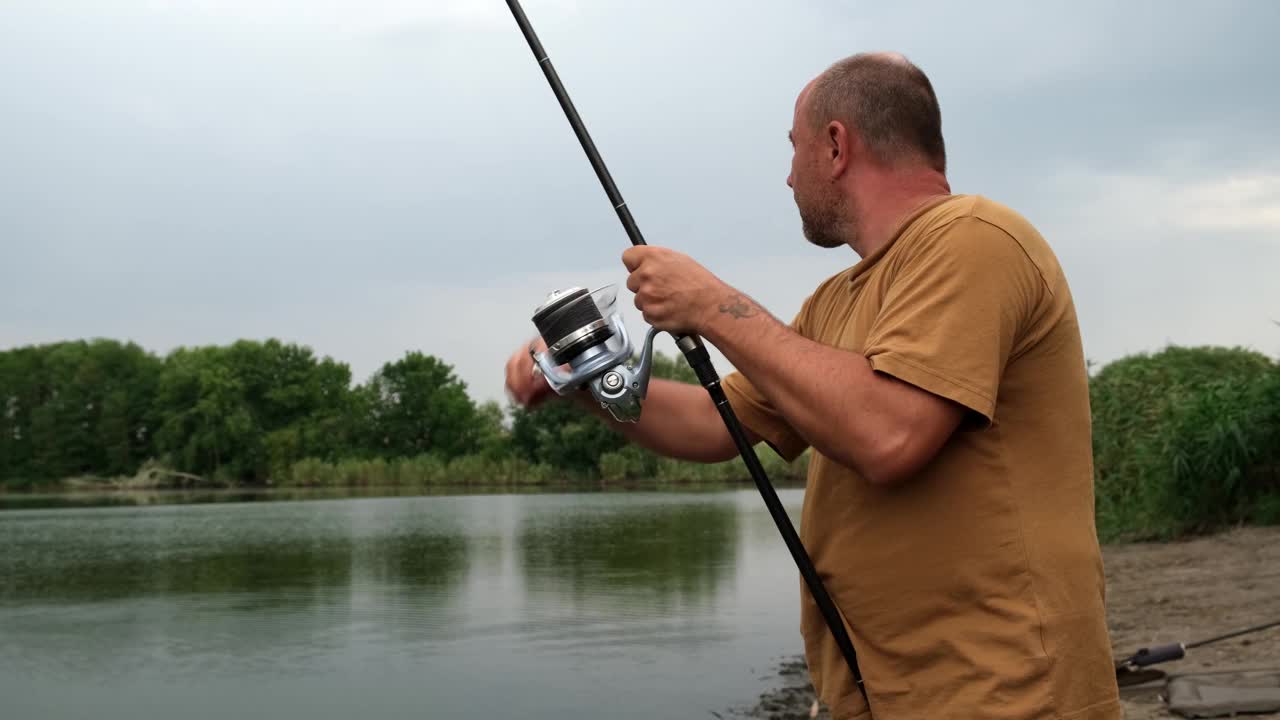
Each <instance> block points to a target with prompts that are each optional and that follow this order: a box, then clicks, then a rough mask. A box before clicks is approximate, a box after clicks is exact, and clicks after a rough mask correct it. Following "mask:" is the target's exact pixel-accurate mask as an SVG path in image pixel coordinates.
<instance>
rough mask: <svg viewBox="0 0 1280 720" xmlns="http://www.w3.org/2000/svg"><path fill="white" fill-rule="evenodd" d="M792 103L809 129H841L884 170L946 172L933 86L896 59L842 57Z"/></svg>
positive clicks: (874, 55)
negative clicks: (916, 167)
mask: <svg viewBox="0 0 1280 720" xmlns="http://www.w3.org/2000/svg"><path fill="white" fill-rule="evenodd" d="M798 102H799V103H800V105H801V106H802V108H803V110H802V112H803V113H804V116H805V117H807V119H808V121H809V123H810V124H811V125H812V126H813V127H814V128H815V129H818V130H821V128H823V127H825V126H826V125H827V123H830V122H832V121H838V122H840V123H843V124H844V125H845V127H847V128H849V129H850V130H852V131H854V132H856V133H857V134H858V135H859V136H860V137H861V138H862V141H863V142H864V143H865V144H866V146H867V149H868V150H869V151H870V152H871V154H872V155H873V156H874V157H875V158H876V160H878V161H879V162H881V163H883V164H885V165H891V166H898V165H903V164H907V163H920V162H923V163H924V164H926V165H927V166H929V167H930V168H932V169H934V170H937V171H938V172H940V173H945V172H946V170H947V153H946V148H945V146H944V144H943V141H942V112H941V110H940V109H939V108H938V98H937V96H936V95H935V94H934V92H933V85H932V84H931V83H930V82H929V78H928V77H926V76H925V74H924V72H922V71H921V70H920V68H918V67H916V66H915V65H913V64H912V63H911V61H910V60H908V59H907V58H906V57H905V56H903V55H901V54H898V53H860V54H858V55H853V56H851V57H847V58H845V59H843V60H841V61H839V62H837V63H836V64H834V65H832V66H831V67H830V68H828V69H827V70H826V72H824V73H822V74H821V75H819V76H818V77H817V78H815V79H814V80H813V82H811V83H809V85H808V86H807V87H806V88H805V90H804V92H803V93H801V96H800V98H799V100H798Z"/></svg>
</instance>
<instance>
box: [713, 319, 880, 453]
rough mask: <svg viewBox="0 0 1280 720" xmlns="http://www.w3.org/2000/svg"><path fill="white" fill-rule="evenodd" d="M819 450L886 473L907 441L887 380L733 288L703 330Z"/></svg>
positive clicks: (860, 358) (858, 357) (864, 361)
mask: <svg viewBox="0 0 1280 720" xmlns="http://www.w3.org/2000/svg"><path fill="white" fill-rule="evenodd" d="M703 334H704V335H705V336H706V338H707V339H708V340H709V341H711V343H712V344H714V345H715V346H716V348H718V349H719V350H720V351H721V352H722V353H724V355H725V357H726V358H727V359H728V360H729V362H731V363H733V365H734V367H735V368H737V369H738V370H739V371H741V372H742V373H743V374H744V375H746V377H747V378H748V379H750V380H751V382H752V384H753V385H755V387H756V388H757V389H758V390H759V391H760V392H761V393H762V394H764V396H765V397H767V398H768V399H769V401H770V402H771V403H772V404H773V406H774V407H775V408H777V410H778V412H779V413H781V414H782V416H783V417H785V418H786V419H787V422H788V423H790V424H791V426H792V427H793V428H795V430H796V432H797V433H799V434H800V436H801V437H803V438H804V439H805V440H806V441H808V443H809V444H810V445H812V446H813V447H814V449H815V450H817V451H819V452H821V453H823V454H825V455H827V456H828V457H831V458H833V459H835V460H836V461H838V462H840V463H841V464H844V465H847V466H849V467H851V468H853V469H855V470H857V471H859V472H860V473H861V474H862V475H863V476H864V477H868V478H872V477H874V476H876V475H877V474H879V472H880V470H881V468H882V467H883V466H884V465H885V463H886V456H887V455H891V454H892V453H893V452H895V449H896V448H899V447H901V445H902V443H903V442H905V440H904V438H903V437H901V434H902V429H903V427H904V426H903V423H902V418H901V417H900V416H899V415H898V414H897V413H895V412H894V408H893V407H892V402H891V401H890V400H889V399H888V398H886V394H887V393H888V392H889V391H890V389H889V388H888V387H886V383H889V384H891V383H893V382H894V381H893V380H889V379H887V378H882V377H879V376H877V375H876V373H875V371H873V370H872V369H871V365H870V363H869V362H868V361H867V359H866V358H864V357H863V356H861V355H858V354H856V353H851V352H848V351H845V350H840V349H838V348H833V347H830V346H827V345H822V344H821V343H817V342H814V341H812V340H809V339H808V338H806V337H803V336H802V335H800V334H798V333H796V332H795V331H793V330H792V329H791V328H790V327H788V326H786V325H784V324H783V323H781V322H779V321H778V320H777V319H776V318H774V317H773V316H772V315H770V314H769V313H768V312H767V311H765V310H764V309H763V308H762V307H760V306H759V305H757V304H756V303H755V302H754V301H752V300H751V299H750V298H748V297H746V296H745V295H740V294H732V295H729V296H727V297H726V298H725V299H724V302H723V303H721V304H720V305H719V306H718V312H716V313H715V314H714V317H713V318H712V319H711V320H710V321H709V322H708V324H707V326H706V327H705V328H704V329H703Z"/></svg>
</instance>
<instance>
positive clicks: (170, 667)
mask: <svg viewBox="0 0 1280 720" xmlns="http://www.w3.org/2000/svg"><path fill="white" fill-rule="evenodd" d="M801 493H802V490H782V491H780V495H781V497H782V499H783V502H784V504H785V505H786V506H787V508H788V511H789V512H791V514H792V518H793V520H796V519H797V517H798V514H799V505H800V502H801V497H802V495H801ZM258 500H259V501H256V502H218V503H199V504H153V505H142V506H139V505H124V506H120V505H117V506H112V507H93V506H73V507H46V508H34V509H33V508H26V509H7V510H3V511H0V717H3V718H5V719H6V720H17V719H18V718H93V719H94V720H113V719H116V718H130V719H133V718H153V717H154V718H169V717H182V718H218V719H219V720H224V719H225V718H227V717H270V718H305V719H307V720H318V719H320V718H343V719H349V718H357V719H358V720H374V719H377V718H408V717H414V718H485V719H486V720H491V719H492V718H509V717H521V718H603V717H609V718H710V717H713V715H712V713H713V712H718V713H723V712H724V711H725V709H726V708H730V707H735V706H743V705H750V704H752V703H753V702H754V699H755V697H756V696H757V695H758V694H759V693H760V692H761V691H763V690H765V689H767V688H768V687H769V686H770V684H771V681H770V676H771V675H772V673H773V671H774V666H775V663H776V662H777V661H778V660H780V659H782V658H783V657H784V656H791V655H794V654H796V653H798V652H799V651H800V638H799V634H798V620H797V617H798V616H797V613H798V595H797V593H798V583H799V580H798V575H797V572H796V570H795V567H794V566H793V564H792V562H791V559H790V557H789V555H788V554H787V552H786V549H785V547H784V546H783V544H782V541H781V539H780V537H779V536H778V532H777V529H776V528H775V527H774V525H773V523H772V521H771V519H770V518H769V515H768V513H767V512H766V510H765V509H764V506H763V503H762V501H761V499H760V497H759V494H758V493H757V492H756V491H755V490H754V489H748V490H740V491H738V490H735V491H724V492H679V493H641V492H631V493H577V494H525V495H445V496H431V497H392V498H349V499H305V500H289V501H276V500H272V499H270V498H267V499H265V500H264V499H262V498H258ZM13 504H14V503H13V501H8V505H10V506H12V505H13Z"/></svg>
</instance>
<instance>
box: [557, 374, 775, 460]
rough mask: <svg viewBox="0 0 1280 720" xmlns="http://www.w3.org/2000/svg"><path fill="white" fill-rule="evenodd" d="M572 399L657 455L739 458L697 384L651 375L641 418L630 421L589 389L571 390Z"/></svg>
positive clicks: (749, 435)
mask: <svg viewBox="0 0 1280 720" xmlns="http://www.w3.org/2000/svg"><path fill="white" fill-rule="evenodd" d="M574 399H575V400H576V401H577V402H579V403H580V404H582V405H583V406H585V407H586V408H587V409H588V410H589V411H590V412H593V413H594V414H595V415H597V416H598V417H600V418H602V419H603V420H605V421H606V422H607V423H608V424H609V425H610V426H611V427H612V428H613V429H614V430H616V431H618V432H620V433H622V434H623V435H624V436H626V438H627V439H629V440H631V441H632V442H634V443H635V444H637V445H640V446H642V447H644V448H647V449H649V450H652V451H653V452H656V453H658V454H659V455H665V456H667V457H671V458H676V459H677V460H691V461H693V462H702V463H714V462H724V461H726V460H729V459H731V458H735V457H737V456H738V448H737V446H735V445H734V444H733V438H731V437H730V436H729V431H728V429H726V428H725V425H724V421H723V420H721V418H720V412H719V411H718V410H716V406H715V404H714V403H712V402H711V396H710V395H708V394H707V391H706V390H705V389H703V388H702V387H701V386H698V385H690V384H688V383H682V382H676V381H674V380H664V379H662V378H653V379H651V380H650V381H649V392H648V393H647V394H646V396H645V400H644V406H643V412H641V413H640V421H639V422H635V423H623V422H618V421H616V420H614V419H613V416H612V415H610V414H609V411H607V410H605V409H604V408H601V407H600V404H599V403H597V402H596V400H595V398H593V397H591V393H590V392H588V391H585V390H584V391H582V392H579V393H576V395H575V398H574ZM743 429H744V430H746V428H743ZM746 433H747V439H748V440H750V441H751V444H753V445H754V444H755V443H757V442H759V440H760V438H759V437H758V436H756V435H755V434H753V433H752V432H751V431H750V430H746Z"/></svg>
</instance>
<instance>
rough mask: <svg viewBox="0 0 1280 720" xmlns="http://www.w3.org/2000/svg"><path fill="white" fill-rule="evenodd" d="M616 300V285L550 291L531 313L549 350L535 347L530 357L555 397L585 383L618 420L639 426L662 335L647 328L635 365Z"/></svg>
mask: <svg viewBox="0 0 1280 720" xmlns="http://www.w3.org/2000/svg"><path fill="white" fill-rule="evenodd" d="M617 298H618V293H617V289H616V288H615V286H613V285H607V286H605V287H603V288H600V289H599V290H596V291H595V292H588V291H587V290H586V289H584V288H580V287H570V288H566V289H564V290H556V291H555V292H553V293H551V294H550V295H548V296H547V299H546V301H545V302H543V303H542V305H540V306H539V307H538V309H537V310H534V311H533V324H534V326H535V327H537V328H538V334H539V335H541V336H542V339H543V341H545V342H546V343H547V349H546V351H544V352H533V351H532V349H531V350H530V355H532V356H533V362H534V366H535V367H536V368H537V370H538V371H539V372H541V373H542V375H543V376H544V377H545V378H546V379H547V384H548V385H550V386H551V389H552V390H555V391H556V393H558V394H560V395H566V394H568V393H569V392H571V391H574V390H578V389H580V388H582V386H583V385H586V386H587V387H588V388H589V389H590V390H591V394H592V396H594V397H595V399H596V401H597V402H599V403H600V406H601V407H602V408H604V409H606V410H608V411H609V413H610V414H611V415H613V417H614V419H615V420H618V421H619V422H636V421H638V420H639V419H640V406H641V403H642V402H643V401H644V397H645V394H646V393H647V392H648V390H649V374H650V371H651V370H652V366H653V338H654V336H655V335H657V334H658V331H657V330H655V329H653V328H649V331H648V333H646V335H645V339H644V346H643V347H642V348H641V350H640V357H639V361H638V363H636V362H633V361H632V357H631V354H632V351H633V348H632V346H631V339H630V337H629V336H628V335H627V328H626V326H625V325H624V324H623V322H622V316H621V315H619V314H618V312H617V310H616V308H615V307H614V306H615V303H616V301H617Z"/></svg>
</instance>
